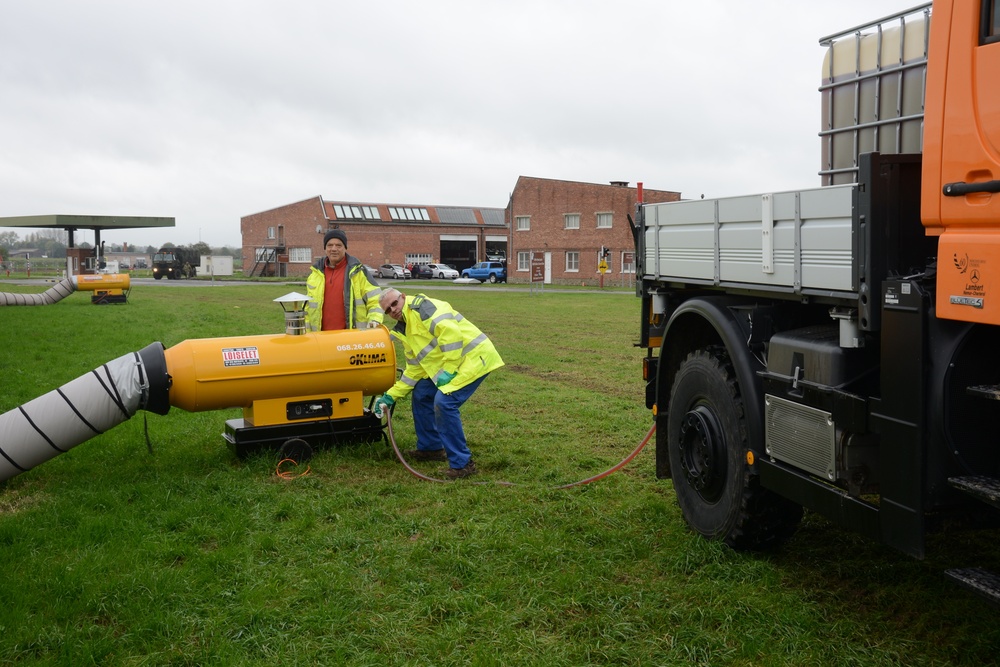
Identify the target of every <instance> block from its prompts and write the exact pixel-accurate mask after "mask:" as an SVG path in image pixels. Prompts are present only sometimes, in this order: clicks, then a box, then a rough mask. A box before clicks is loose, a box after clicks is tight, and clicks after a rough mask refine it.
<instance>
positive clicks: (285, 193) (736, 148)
mask: <svg viewBox="0 0 1000 667" xmlns="http://www.w3.org/2000/svg"><path fill="white" fill-rule="evenodd" d="M916 4H917V3H916V2H913V1H912V0H911V1H909V2H905V1H904V2H902V3H900V2H895V1H890V0H837V1H836V2H823V3H820V2H814V1H812V0H808V1H803V0H795V1H792V0H756V1H754V2H748V1H745V0H698V2H680V1H678V0H615V1H614V2H611V1H609V0H496V1H493V0H486V1H477V0H455V1H451V0H424V1H422V2H421V1H417V0H412V1H402V0H391V1H387V2H379V1H378V0H368V1H361V0H352V1H351V2H343V1H341V0H325V1H322V0H315V1H312V2H305V1H302V0H280V1H279V0H270V1H264V0H240V1H239V2H236V1H231V2H218V1H214V0H199V1H198V2H191V1H188V0H175V1H173V2H156V3H153V2H142V1H138V0H120V1H117V2H112V1H107V0H88V1H87V2H80V1H79V0H30V1H25V2H14V1H7V2H3V3H2V4H0V217H6V216H16V215H47V214H56V213H58V214H81V215H151V216H170V217H174V218H176V228H174V229H161V230H146V231H124V232H105V233H103V234H102V240H104V241H106V242H108V243H120V242H122V241H127V242H130V243H134V244H137V245H160V244H162V243H165V242H167V241H170V242H173V243H175V244H178V245H182V244H186V243H194V242H197V241H199V240H201V241H204V242H206V243H208V244H210V245H212V246H222V245H231V246H238V245H240V243H241V239H240V224H239V223H240V217H241V216H244V215H248V214H251V213H256V212H259V211H263V210H267V209H270V208H274V207H277V206H281V205H284V204H288V203H292V202H296V201H300V200H303V199H307V198H311V197H315V196H317V195H321V196H323V197H324V198H325V199H328V200H334V199H338V200H348V201H355V202H391V203H400V204H425V205H458V206H491V207H501V208H502V207H504V206H506V204H507V198H508V195H509V193H510V191H511V190H512V189H513V187H514V184H515V182H516V180H517V177H518V176H519V175H526V176H536V177H542V178H553V179H562V180H572V181H586V182H594V183H606V182H608V181H612V180H624V181H629V182H630V183H631V184H633V185H634V184H635V182H637V181H642V182H643V183H644V184H645V186H646V187H647V188H652V189H661V190H673V191H679V192H681V194H682V196H684V197H691V198H694V197H698V196H700V195H702V194H704V195H705V196H706V197H712V196H725V195H736V194H751V193H756V192H766V191H777V190H785V189H791V188H798V187H815V186H817V185H819V177H818V176H817V175H816V172H817V171H818V169H819V139H818V138H817V132H818V130H819V125H820V112H819V108H820V107H819V93H818V92H817V86H818V85H819V82H820V76H821V75H820V71H821V64H822V59H823V49H822V48H821V47H820V46H819V45H818V41H819V38H820V37H822V36H825V35H828V34H830V33H833V32H837V31H839V30H842V29H847V28H851V27H853V26H855V25H857V24H859V23H862V22H865V21H868V20H871V19H876V18H880V17H882V16H885V15H888V14H891V13H894V12H896V11H899V10H902V9H907V8H909V7H912V6H914V5H916ZM0 231H2V230H0ZM14 231H16V232H18V233H19V234H20V235H21V236H22V237H23V236H24V234H25V233H26V232H27V231H30V230H24V229H15V230H14ZM81 236H82V238H81ZM76 240H77V242H81V241H90V242H93V238H92V234H90V233H89V232H88V233H86V234H84V235H80V234H78V235H77V237H76Z"/></svg>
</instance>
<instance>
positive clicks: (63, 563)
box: [0, 284, 1000, 666]
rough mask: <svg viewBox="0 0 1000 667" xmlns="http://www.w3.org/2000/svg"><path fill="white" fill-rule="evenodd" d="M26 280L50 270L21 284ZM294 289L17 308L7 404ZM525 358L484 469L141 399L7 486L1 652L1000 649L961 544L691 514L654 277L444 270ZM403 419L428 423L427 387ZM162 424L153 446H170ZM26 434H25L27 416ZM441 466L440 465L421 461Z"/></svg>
mask: <svg viewBox="0 0 1000 667" xmlns="http://www.w3.org/2000/svg"><path fill="white" fill-rule="evenodd" d="M0 289H3V290H4V291H40V290H41V289H42V288H41V287H38V288H36V287H20V286H17V285H13V284H4V285H3V286H2V287H0ZM292 289H294V287H290V286H288V285H277V284H261V285H254V286H249V287H238V286H228V285H222V286H216V287H209V286H202V287H178V286H173V285H172V286H171V287H170V288H164V287H159V286H150V287H137V288H134V289H133V290H132V294H131V296H130V299H129V303H128V304H126V305H120V306H92V305H90V303H89V295H88V294H85V293H77V294H73V295H71V296H70V297H68V298H67V299H65V300H63V301H61V302H59V303H56V304H53V305H51V306H40V307H6V308H2V309H0V412H4V411H6V410H9V409H13V408H16V407H17V406H19V405H21V404H23V403H25V402H27V401H29V400H31V399H33V398H35V397H37V396H39V395H41V394H43V393H45V392H47V391H50V390H52V389H54V388H56V387H58V386H60V385H61V384H64V383H66V382H68V381H70V380H72V379H75V378H76V377H78V376H80V375H82V374H84V373H86V372H89V371H90V370H91V369H93V368H95V367H97V366H99V365H100V364H101V363H104V362H106V361H109V360H111V359H114V358H117V357H118V356H121V355H122V354H125V353H128V352H132V351H135V350H138V349H141V348H142V347H145V346H146V345H147V344H149V343H151V342H153V341H160V342H162V343H163V344H164V345H166V346H168V347H169V346H171V345H174V344H177V343H179V342H181V341H183V340H186V339H188V338H201V337H217V336H237V335H252V334H262V333H273V332H276V331H279V330H280V329H281V327H282V326H283V320H282V315H281V312H280V309H279V308H278V306H276V305H275V304H272V303H271V300H272V299H274V298H275V297H277V296H281V295H282V294H285V293H287V292H288V291H291V290H292ZM419 289H421V290H423V291H424V292H425V293H428V294H430V295H432V296H436V297H438V298H443V299H446V300H449V301H451V303H452V304H453V305H454V306H455V307H456V308H458V309H459V310H460V311H461V312H462V313H463V314H464V315H465V316H466V317H468V318H469V319H471V320H472V321H473V322H475V323H476V324H477V325H479V326H480V328H482V329H483V330H484V331H486V332H487V333H488V334H489V335H490V336H491V338H492V339H493V340H494V342H495V343H496V345H497V348H498V349H499V350H500V353H501V354H502V356H503V357H504V359H505V361H506V362H507V366H506V367H505V368H503V369H501V370H499V371H498V372H496V373H494V374H493V375H491V376H490V377H489V378H488V379H487V381H486V382H485V383H484V384H483V385H482V387H481V388H480V389H479V390H478V391H477V392H476V394H475V395H474V396H473V398H472V399H471V400H470V401H469V403H467V404H466V406H465V408H464V410H463V415H464V418H465V426H466V431H467V435H468V438H469V443H470V447H471V448H472V450H473V453H474V455H475V458H476V461H477V463H478V465H479V467H480V469H481V471H482V472H481V474H480V475H479V476H478V477H477V478H473V480H474V481H476V482H491V481H510V482H514V483H516V484H517V486H499V485H495V484H475V483H470V482H471V481H473V480H461V481H458V482H454V483H450V484H434V483H428V482H424V481H420V480H418V479H416V478H415V477H413V476H411V475H409V474H408V473H407V472H406V470H405V469H404V468H403V467H402V466H401V465H400V464H399V463H398V462H397V461H396V460H395V457H394V455H393V454H392V451H391V449H389V448H387V447H386V446H385V445H383V444H381V443H380V444H375V445H363V446H353V447H345V448H340V449H334V450H329V451H324V452H321V453H319V454H318V455H317V456H316V457H315V458H314V459H313V460H312V461H311V462H310V466H311V469H310V472H309V474H307V475H305V476H302V477H298V478H296V479H294V480H283V479H281V478H279V477H278V476H276V475H275V470H274V460H273V459H272V458H271V457H269V456H264V455H261V456H258V457H254V458H251V459H249V460H246V461H240V460H238V459H236V458H235V457H233V456H232V455H231V454H230V453H229V451H228V450H227V449H226V447H225V446H224V443H223V441H222V438H221V436H220V433H221V432H222V429H223V425H224V422H225V420H226V419H228V418H231V417H234V416H238V414H239V413H238V411H216V412H203V413H187V412H183V411H181V410H178V409H173V410H171V412H170V413H169V414H168V415H165V416H160V415H152V414H147V413H140V414H138V415H136V416H135V417H133V418H132V419H130V420H129V421H127V422H125V423H123V424H121V425H120V426H118V427H117V428H115V429H113V430H111V431H110V432H108V433H106V434H103V435H101V436H98V437H95V438H93V439H92V440H90V441H88V442H85V443H83V444H81V445H80V446H79V447H77V448H75V449H73V450H72V451H70V452H69V453H67V454H64V455H61V456H59V457H57V458H55V459H53V460H51V461H49V462H48V463H45V464H42V465H41V466H39V467H37V468H36V469H34V470H32V471H29V472H27V473H25V474H22V475H20V476H18V477H15V478H14V479H12V480H10V481H8V482H6V483H3V484H0V564H2V566H3V570H2V576H0V601H2V605H0V663H2V664H14V665H17V664H25V665H29V664H30V665H84V664H102V665H275V664H282V665H285V664H289V665H317V664H324V665H326V664H329V665H333V664H351V665H387V664H398V665H567V666H570V665H605V664H607V665H713V666H715V665H747V666H749V665H823V666H826V665H977V666H978V665H983V664H990V663H992V662H994V661H995V660H996V655H997V650H998V648H1000V630H998V627H997V626H998V624H997V613H996V611H995V610H994V609H993V608H991V607H988V606H986V605H985V604H984V603H982V602H980V601H979V600H978V599H976V598H974V597H972V596H970V595H968V594H967V593H964V592H963V591H961V590H959V589H957V588H956V587H954V586H952V585H950V584H948V583H946V582H945V581H944V579H943V577H942V575H941V571H942V569H943V568H944V567H945V566H948V565H953V564H963V565H964V564H978V563H969V562H967V560H966V559H967V558H969V557H972V558H977V559H982V560H986V561H990V560H991V559H992V560H995V558H996V556H994V555H992V553H993V552H995V544H996V533H985V534H975V533H971V534H962V535H961V536H959V537H955V536H948V537H945V538H940V539H939V540H936V543H935V545H934V549H935V555H934V557H933V558H931V559H928V560H926V561H915V560H912V559H910V558H908V557H906V556H903V555H901V554H898V553H896V552H894V551H892V550H890V549H888V548H885V547H881V546H878V545H873V544H869V543H867V542H865V541H863V540H862V539H860V538H858V537H855V536H853V535H851V534H849V533H845V532H843V531H840V530H837V529H834V528H832V527H831V526H830V525H829V524H828V523H827V522H825V521H824V520H823V519H821V518H819V517H815V516H811V515H809V516H807V519H806V520H805V522H804V523H803V526H802V529H801V530H800V532H799V533H798V534H797V535H796V537H795V538H794V539H793V540H792V541H791V542H790V543H789V544H788V545H786V546H785V547H784V548H782V549H781V550H780V551H777V552H774V553H770V554H741V553H736V552H733V551H731V550H729V549H727V548H725V547H723V546H721V545H719V544H718V543H711V542H707V541H705V540H703V539H701V538H699V537H696V536H694V535H692V534H691V533H690V532H689V531H688V530H687V529H686V527H685V525H684V523H683V521H682V520H681V517H680V514H679V511H678V509H677V507H676V503H675V501H674V499H673V496H672V492H671V485H670V482H668V481H662V480H657V479H655V477H654V475H653V452H652V447H649V448H647V449H646V451H644V452H643V453H642V454H641V455H640V456H639V457H637V458H636V460H635V461H633V462H632V463H631V464H630V465H629V466H628V467H626V468H625V469H624V470H622V471H621V472H619V473H617V474H615V475H611V476H609V477H607V478H606V479H603V480H601V481H599V482H596V483H594V484H590V485H587V486H583V487H577V488H573V489H568V490H555V489H553V488H552V486H554V485H557V484H565V483H568V482H572V481H576V480H578V479H582V478H585V477H589V476H591V475H593V474H595V473H598V472H601V471H603V470H605V469H607V468H609V467H611V466H612V465H614V464H615V463H617V462H618V461H620V460H621V459H622V458H623V457H624V456H625V455H626V454H628V453H629V452H630V451H631V450H632V448H633V447H635V446H636V444H638V442H639V441H640V440H641V438H642V437H643V436H644V435H645V433H646V431H647V430H648V428H649V425H650V423H651V422H650V417H649V414H648V412H647V411H646V410H645V409H644V406H643V401H642V397H643V387H642V383H641V381H640V379H639V361H640V359H641V356H642V352H641V351H640V350H638V349H636V348H634V347H633V342H634V341H635V340H636V339H637V337H638V329H637V327H638V323H637V320H638V308H639V306H638V302H637V300H636V299H635V298H634V297H632V296H629V295H628V294H621V293H618V294H614V293H609V294H588V293H582V292H570V291H561V290H556V289H547V290H546V291H545V292H544V293H542V294H535V295H529V294H527V293H525V292H517V293H504V292H496V291H492V290H477V289H475V288H473V289H464V290H448V291H446V290H443V289H440V288H436V287H435V286H434V285H426V286H421V287H420V288H419ZM401 407H402V409H400V410H397V413H396V418H395V421H394V426H395V432H396V436H397V440H398V442H399V445H400V447H401V448H403V449H406V448H412V447H413V446H414V444H415V443H414V437H413V430H412V422H411V419H410V416H409V412H408V407H409V402H408V401H403V403H402V404H401ZM147 427H148V433H149V438H150V441H151V443H152V447H153V454H152V455H150V454H149V453H148V452H147V444H146V435H145V431H146V428H147ZM0 437H2V436H0ZM417 467H418V468H419V469H420V470H422V471H424V472H427V473H434V472H435V471H436V470H437V467H436V466H433V465H430V464H421V465H418V466H417Z"/></svg>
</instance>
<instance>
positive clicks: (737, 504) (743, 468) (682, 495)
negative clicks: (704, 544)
mask: <svg viewBox="0 0 1000 667" xmlns="http://www.w3.org/2000/svg"><path fill="white" fill-rule="evenodd" d="M749 449H750V442H749V437H748V429H747V423H746V415H745V407H744V403H743V400H742V397H741V395H740V388H739V385H738V383H737V381H736V375H735V373H734V371H733V369H732V365H731V363H730V360H729V356H728V354H726V352H725V350H724V349H722V348H717V347H713V348H708V349H704V350H697V351H695V352H692V353H691V354H689V355H688V356H687V358H686V359H685V360H684V361H683V362H682V363H681V365H680V368H679V369H678V370H677V374H676V375H675V376H674V383H673V386H672V387H671V390H670V403H669V408H668V412H667V451H668V455H669V459H670V473H671V479H672V480H673V484H674V493H675V494H676V496H677V504H678V505H679V506H680V508H681V513H682V514H683V515H684V520H685V521H686V522H687V524H688V525H689V526H690V527H691V528H692V529H693V530H694V531H695V532H697V533H700V534H701V535H703V536H704V537H707V538H708V539H713V540H716V539H717V540H721V541H723V542H725V543H726V544H727V545H729V546H730V547H733V548H734V549H761V548H766V547H771V546H776V545H777V544H780V543H782V542H784V541H785V540H787V539H788V538H789V537H790V536H791V535H792V534H793V533H794V532H795V529H796V528H797V527H798V524H799V521H800V520H801V519H802V508H801V507H800V506H798V505H796V504H795V503H792V502H791V501H789V500H786V499H785V498H782V497H780V496H778V495H776V494H774V493H773V492H771V491H768V490H767V489H762V488H761V487H760V485H759V480H758V478H757V477H756V476H755V475H753V474H752V473H751V470H750V467H749V465H748V464H747V462H746V453H747V451H749Z"/></svg>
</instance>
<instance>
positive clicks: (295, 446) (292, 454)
mask: <svg viewBox="0 0 1000 667" xmlns="http://www.w3.org/2000/svg"><path fill="white" fill-rule="evenodd" d="M280 456H281V458H282V459H291V460H293V461H295V462H296V463H303V462H305V461H308V460H309V459H311V458H312V456H313V448H312V446H310V445H309V443H308V442H306V441H305V440H303V439H302V438H291V439H289V440H286V441H285V443H284V444H283V445H281V452H280Z"/></svg>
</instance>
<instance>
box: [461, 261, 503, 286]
mask: <svg viewBox="0 0 1000 667" xmlns="http://www.w3.org/2000/svg"><path fill="white" fill-rule="evenodd" d="M462 277H463V278H472V279H474V280H478V281H479V282H481V283H482V282H491V283H505V282H507V265H506V264H504V263H503V262H479V263H478V264H474V265H472V266H470V267H469V268H467V269H463V270H462Z"/></svg>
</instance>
